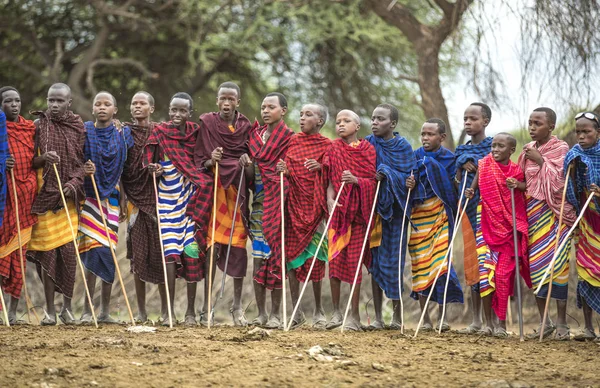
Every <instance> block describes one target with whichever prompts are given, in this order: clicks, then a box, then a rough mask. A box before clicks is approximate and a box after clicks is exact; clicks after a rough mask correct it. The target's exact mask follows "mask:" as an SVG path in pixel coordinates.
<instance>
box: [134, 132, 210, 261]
mask: <svg viewBox="0 0 600 388" xmlns="http://www.w3.org/2000/svg"><path fill="white" fill-rule="evenodd" d="M198 129H199V125H198V124H196V123H193V122H191V121H188V122H186V130H185V133H184V134H182V133H181V132H180V131H179V128H177V126H175V125H174V124H173V123H172V122H171V121H169V122H167V123H161V124H158V125H157V126H155V127H154V130H153V131H152V133H151V134H150V137H149V138H148V142H147V144H146V163H152V162H153V161H154V160H155V156H156V155H158V157H159V158H160V159H161V160H162V159H164V156H166V157H167V158H169V160H170V161H171V162H172V163H173V165H174V166H175V168H176V169H177V170H178V171H179V172H181V173H182V174H183V175H184V176H185V177H186V178H187V179H189V180H190V181H191V182H192V183H193V184H194V186H196V191H195V192H194V195H193V196H192V198H190V202H189V203H188V206H187V209H186V215H188V216H190V217H192V219H193V220H194V221H195V222H196V225H197V226H198V227H202V228H204V229H206V226H205V225H208V223H209V220H210V217H208V216H209V215H210V213H206V212H204V211H203V209H204V208H206V207H207V206H212V204H211V203H212V188H213V182H212V179H209V177H208V176H207V175H206V174H203V173H201V172H200V171H199V170H198V168H196V165H195V164H194V148H195V147H196V140H197V136H198ZM157 146H158V147H157ZM209 208H210V207H209ZM202 217H204V218H202ZM196 241H197V242H198V245H199V248H200V252H203V251H204V250H205V249H206V233H201V231H199V232H198V233H196Z"/></svg>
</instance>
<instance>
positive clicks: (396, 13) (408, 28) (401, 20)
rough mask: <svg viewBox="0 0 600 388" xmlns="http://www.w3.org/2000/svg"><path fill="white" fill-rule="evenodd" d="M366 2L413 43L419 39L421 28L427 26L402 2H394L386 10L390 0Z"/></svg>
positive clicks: (369, 0) (421, 34)
mask: <svg viewBox="0 0 600 388" xmlns="http://www.w3.org/2000/svg"><path fill="white" fill-rule="evenodd" d="M368 4H369V6H370V8H371V9H372V10H373V11H374V12H375V13H376V14H377V15H379V17H380V18H382V19H383V20H384V21H385V22H386V23H388V24H390V25H392V26H394V27H397V28H398V29H400V31H402V33H403V34H404V35H405V36H406V37H407V38H408V40H409V41H410V42H413V43H414V42H415V41H417V40H419V39H421V38H422V37H423V29H424V28H428V27H427V26H425V25H423V24H421V23H420V22H419V21H418V20H417V18H416V17H415V16H414V15H413V14H412V12H411V11H410V10H409V9H408V8H406V7H405V6H404V5H402V4H398V3H395V4H394V5H393V7H392V8H391V9H390V10H388V6H389V5H391V3H390V0H368Z"/></svg>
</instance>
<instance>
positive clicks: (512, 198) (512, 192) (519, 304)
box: [510, 189, 525, 342]
mask: <svg viewBox="0 0 600 388" xmlns="http://www.w3.org/2000/svg"><path fill="white" fill-rule="evenodd" d="M510 203H511V206H512V221H513V243H514V245H515V270H516V276H515V281H516V282H517V314H518V315H519V340H520V341H521V342H523V341H525V338H524V337H523V306H522V300H521V275H520V272H521V271H520V269H519V239H518V237H517V213H516V211H515V189H510Z"/></svg>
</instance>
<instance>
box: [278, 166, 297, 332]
mask: <svg viewBox="0 0 600 388" xmlns="http://www.w3.org/2000/svg"><path fill="white" fill-rule="evenodd" d="M284 189H285V188H284V181H283V171H281V172H280V173H279V196H280V198H279V199H280V202H281V288H282V294H283V295H282V296H281V298H282V299H283V327H285V326H286V325H287V298H286V295H287V294H286V292H285V269H286V261H285V204H284V202H283V194H284ZM292 319H294V316H293V315H292V316H291V317H290V321H291V320H292Z"/></svg>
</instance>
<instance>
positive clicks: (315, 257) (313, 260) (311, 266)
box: [285, 182, 346, 331]
mask: <svg viewBox="0 0 600 388" xmlns="http://www.w3.org/2000/svg"><path fill="white" fill-rule="evenodd" d="M345 185H346V182H342V185H341V186H340V190H339V191H338V193H337V195H336V196H335V201H334V202H333V208H332V209H331V213H330V214H329V218H328V219H327V224H325V231H324V232H323V234H322V235H321V238H320V239H319V243H318V244H317V249H316V250H315V254H314V255H313V258H312V263H310V268H309V269H308V273H307V275H306V281H305V282H304V284H303V285H302V290H300V295H298V301H297V302H296V305H295V306H294V311H292V319H290V323H289V324H288V325H287V327H286V329H285V331H289V330H290V327H292V323H293V317H294V316H296V312H298V308H300V302H302V295H304V291H305V290H306V286H307V285H308V282H309V279H310V275H311V274H312V271H313V268H315V262H316V260H318V259H317V255H318V254H319V251H320V250H321V246H322V245H323V241H325V239H326V238H327V232H328V230H329V225H331V220H332V219H333V213H335V209H336V208H337V205H338V202H339V200H340V195H341V194H342V190H343V189H344V186H345Z"/></svg>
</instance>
